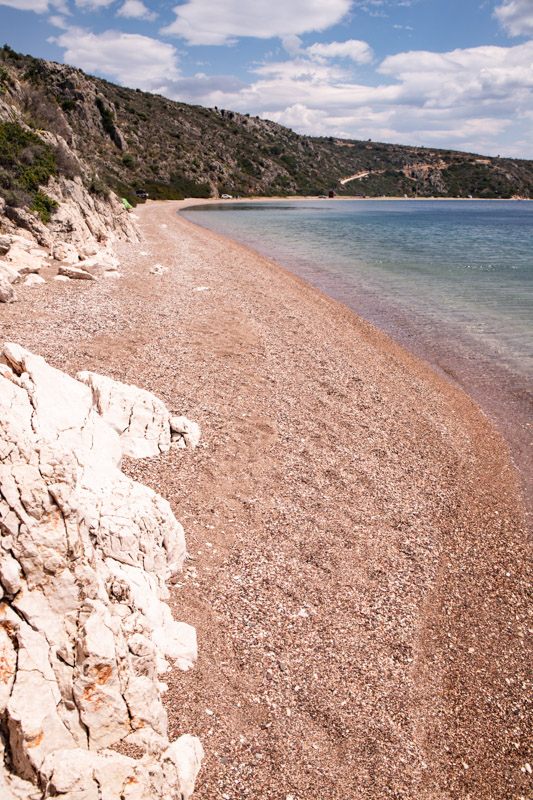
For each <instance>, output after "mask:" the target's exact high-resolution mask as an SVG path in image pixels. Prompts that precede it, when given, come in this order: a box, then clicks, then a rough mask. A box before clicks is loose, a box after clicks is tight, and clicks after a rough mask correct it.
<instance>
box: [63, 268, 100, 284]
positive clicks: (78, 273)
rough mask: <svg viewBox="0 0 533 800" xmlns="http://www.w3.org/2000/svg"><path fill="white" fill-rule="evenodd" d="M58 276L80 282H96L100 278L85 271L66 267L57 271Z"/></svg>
mask: <svg viewBox="0 0 533 800" xmlns="http://www.w3.org/2000/svg"><path fill="white" fill-rule="evenodd" d="M57 273H58V275H64V276H65V277H66V278H72V280H80V281H96V280H98V278H97V277H96V276H95V275H91V273H90V272H86V271H85V270H84V269H78V268H77V267H66V266H61V267H59V269H58V270H57Z"/></svg>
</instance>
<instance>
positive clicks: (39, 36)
mask: <svg viewBox="0 0 533 800" xmlns="http://www.w3.org/2000/svg"><path fill="white" fill-rule="evenodd" d="M0 26H1V30H2V34H1V35H0V39H3V42H7V43H8V44H9V45H10V46H11V47H13V48H14V49H15V50H18V51H20V52H23V53H30V54H31V55H34V56H39V57H42V58H47V59H51V60H53V61H59V62H65V63H69V64H72V65H74V66H78V67H81V68H82V69H84V70H85V71H87V72H89V73H91V74H94V75H100V76H101V77H104V78H107V79H108V80H110V81H113V82H115V83H119V84H122V85H125V86H131V87H134V88H141V89H144V90H146V91H152V92H156V93H159V94H163V95H165V96H166V97H169V98H171V99H174V100H181V101H184V102H188V103H198V104H200V105H204V106H209V107H212V106H215V105H216V106H218V107H219V108H226V109H232V110H234V111H241V112H243V113H249V114H252V115H258V116H261V117H265V118H268V119H273V120H276V121H277V122H280V123H282V124H284V125H288V126H289V127H291V128H293V129H294V130H296V131H298V132H300V133H306V134H311V135H326V136H341V137H345V138H349V137H353V138H357V139H373V140H375V141H386V142H397V143H402V144H413V145H424V146H428V147H444V148H454V149H459V150H470V151H475V152H478V153H486V154H491V155H498V154H501V155H507V156H515V157H519V158H533V0H181V1H180V2H176V0H170V1H169V2H163V3H156V2H153V0H0Z"/></svg>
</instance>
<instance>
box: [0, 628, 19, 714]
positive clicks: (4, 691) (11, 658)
mask: <svg viewBox="0 0 533 800" xmlns="http://www.w3.org/2000/svg"><path fill="white" fill-rule="evenodd" d="M16 666H17V652H16V650H15V647H14V645H13V642H12V641H11V639H10V638H9V635H8V633H7V631H6V630H5V628H0V716H1V715H3V713H4V711H5V710H6V706H7V701H8V700H9V696H10V694H11V689H12V688H13V684H14V682H15V670H16Z"/></svg>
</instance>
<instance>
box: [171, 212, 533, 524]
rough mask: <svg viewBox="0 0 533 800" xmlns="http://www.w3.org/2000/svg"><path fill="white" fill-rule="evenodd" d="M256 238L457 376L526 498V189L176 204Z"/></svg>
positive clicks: (531, 402) (529, 341)
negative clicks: (499, 439)
mask: <svg viewBox="0 0 533 800" xmlns="http://www.w3.org/2000/svg"><path fill="white" fill-rule="evenodd" d="M181 213H182V214H183V216H184V217H186V218H187V219H188V220H190V221H191V222H194V223H196V224H199V225H201V226H203V227H206V228H208V229H210V230H212V231H215V232H217V233H220V234H222V235H224V236H228V237H229V238H231V239H234V240H235V241H238V242H240V243H242V244H245V245H247V246H248V247H251V248H253V249H254V250H255V251H257V252H259V253H261V254H263V255H265V256H267V257H268V258H270V259H272V260H273V261H275V262H277V263H278V264H281V265H282V266H284V267H286V268H287V269H289V270H291V271H292V272H294V273H295V274H297V275H298V276H300V277H301V278H303V279H305V280H306V281H308V282H309V283H311V284H312V285H313V286H315V287H317V288H318V289H320V290H321V291H323V292H324V293H326V294H327V295H329V296H330V297H332V298H334V299H336V300H339V301H340V302H342V303H344V304H345V305H346V306H348V307H349V308H351V309H353V310H354V311H355V312H356V313H357V314H359V315H360V316H362V317H364V318H365V319H367V320H368V321H370V322H372V323H373V324H375V325H376V326H377V327H379V328H381V329H382V330H384V331H385V332H386V333H388V334H389V335H390V336H391V337H392V338H393V339H394V340H395V341H397V342H398V343H399V344H400V345H402V346H403V347H404V348H406V349H407V350H409V351H410V352H412V353H413V354H414V355H416V356H418V357H420V358H422V359H423V360H425V361H426V362H428V363H429V364H430V365H431V366H433V367H434V368H435V369H436V370H437V371H439V372H441V373H442V374H443V375H445V376H446V377H447V378H448V379H449V380H451V381H453V382H455V383H456V384H458V385H459V386H461V387H462V388H463V389H464V390H465V391H466V392H467V393H469V394H470V395H471V396H472V397H473V399H474V400H475V401H476V402H477V403H478V404H479V405H480V407H481V408H482V410H483V411H484V412H485V413H486V414H487V415H488V416H489V417H491V418H492V420H493V421H494V422H495V424H496V426H497V427H498V428H499V430H500V431H501V433H502V434H503V436H504V438H505V439H506V440H507V443H508V445H509V446H510V450H511V455H512V458H513V459H514V461H515V463H516V465H517V467H518V468H519V470H520V472H521V474H522V478H523V479H524V490H525V493H526V499H527V500H528V501H529V502H528V506H529V507H530V511H531V510H533V507H532V504H533V496H532V490H533V201H527V200H411V199H405V200H401V199H397V200H396V199H394V200H392V199H383V200H381V199H376V200H363V199H361V200H349V199H340V198H336V199H332V200H329V199H323V200H276V201H259V202H253V203H250V202H245V201H240V202H239V203H233V202H228V201H226V202H221V203H213V204H209V205H205V206H194V207H192V208H188V209H186V210H185V211H183V212H181Z"/></svg>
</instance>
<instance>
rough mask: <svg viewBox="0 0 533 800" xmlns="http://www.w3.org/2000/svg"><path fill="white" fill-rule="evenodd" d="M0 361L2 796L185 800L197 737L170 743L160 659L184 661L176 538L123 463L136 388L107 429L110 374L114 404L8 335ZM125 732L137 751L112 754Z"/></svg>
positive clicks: (181, 551) (135, 429)
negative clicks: (174, 600)
mask: <svg viewBox="0 0 533 800" xmlns="http://www.w3.org/2000/svg"><path fill="white" fill-rule="evenodd" d="M0 356H1V363H0V795H1V796H2V798H4V797H5V798H8V799H9V800H12V799H14V798H16V799H17V800H30V798H31V799H32V800H33V798H35V799H36V800H37V798H38V799H39V800H43V799H44V798H48V797H61V798H64V800H99V799H100V798H102V797H104V796H105V797H106V798H108V799H109V800H115V798H116V800H122V798H124V800H149V799H150V800H152V798H155V797H157V798H161V799H162V800H184V799H186V798H188V797H189V796H190V794H191V792H192V790H193V787H194V781H195V778H196V775H197V772H198V769H199V766H200V761H201V758H202V747H201V744H200V742H199V741H198V740H197V739H195V738H194V737H192V736H189V735H184V736H182V737H181V738H179V739H178V740H177V741H175V742H173V743H172V744H170V743H169V741H168V738H167V720H166V714H165V710H164V707H163V705H162V702H161V693H160V684H159V676H160V675H161V674H162V673H163V672H164V671H165V670H166V669H167V668H168V666H169V659H171V660H173V661H174V662H175V663H176V664H177V665H178V666H179V667H181V668H183V669H187V668H189V667H190V666H192V664H193V662H194V660H195V656H196V637H195V631H194V629H193V628H192V627H191V626H189V625H187V624H186V623H182V622H176V621H175V620H174V619H173V618H172V615H171V612H170V609H169V607H168V605H167V604H166V603H165V602H164V600H165V598H166V597H167V596H168V590H167V587H166V581H167V580H168V578H170V577H172V576H173V575H174V574H176V573H177V571H178V570H179V569H180V568H181V565H182V562H183V559H184V557H185V542H184V533H183V529H182V527H181V525H180V524H179V523H178V522H177V520H176V519H175V518H174V516H173V514H172V511H171V509H170V506H169V504H168V502H167V501H166V500H164V499H163V498H162V497H161V496H159V495H157V494H156V493H155V492H153V491H152V490H151V489H149V488H148V487H145V486H142V485H141V484H139V483H136V482H134V481H132V480H131V479H129V478H127V477H126V476H125V475H124V474H123V473H122V472H121V470H120V462H121V457H122V453H123V449H124V446H125V444H127V442H128V437H130V439H131V440H132V441H136V442H138V441H140V439H141V431H142V429H143V425H144V421H143V420H144V417H143V414H144V412H145V410H146V408H147V406H146V403H147V398H146V397H145V395H147V394H148V393H143V392H142V390H139V389H137V390H136V391H137V393H138V394H136V393H135V392H134V391H133V390H135V389H136V387H126V388H128V389H130V390H131V391H130V395H131V396H132V397H134V400H133V401H132V403H131V404H130V412H132V413H131V423H130V425H129V426H127V428H126V429H124V430H123V431H121V435H119V432H117V429H120V428H121V426H122V421H121V417H120V413H118V409H119V408H120V407H122V406H124V407H125V406H126V402H125V401H124V403H123V402H122V399H121V400H120V402H119V401H118V400H117V399H116V398H123V397H124V389H123V385H122V384H118V385H116V398H114V396H113V395H114V392H113V390H112V386H111V384H113V383H114V382H113V381H109V379H103V384H101V383H100V381H99V380H98V378H100V377H101V376H96V375H94V374H93V373H88V374H87V373H85V374H84V380H86V383H87V384H88V385H86V383H83V382H81V381H79V380H75V379H74V378H71V377H69V376H68V375H66V374H64V373H62V372H60V371H59V370H56V369H54V368H52V367H50V366H49V365H48V364H47V363H46V362H45V361H44V359H42V358H41V357H40V356H35V355H32V354H31V353H29V352H28V351H26V350H24V349H23V348H21V347H19V346H17V345H12V344H10V345H4V347H3V348H2V350H1V351H0ZM102 386H103V388H102ZM95 387H99V388H95ZM126 394H127V393H126ZM99 397H100V401H99V400H98V398H99ZM102 397H103V398H105V399H104V400H102V399H101V398H102ZM135 398H136V399H135ZM139 398H141V399H139ZM99 402H100V406H99V405H98V403H99ZM159 403H160V401H158V400H157V398H153V400H152V408H159V407H160V406H159ZM161 405H162V404H161ZM163 408H164V406H163ZM167 413H168V412H167ZM155 427H157V426H154V425H152V426H150V425H149V424H148V425H146V426H145V428H146V430H147V431H150V432H152V430H155ZM168 430H170V425H169V426H168ZM124 434H126V435H124ZM150 435H151V433H150ZM122 437H123V438H122ZM169 438H170V434H169ZM155 441H159V440H158V439H152V444H151V447H155V445H154V444H153V442H155ZM166 441H167V440H166V439H165V442H166ZM157 446H158V448H159V444H158V445H157ZM135 449H137V450H139V449H142V448H140V447H134V448H133V450H135ZM159 449H161V448H159ZM124 741H125V742H126V743H134V744H137V745H138V746H140V747H141V748H142V750H143V752H144V755H143V756H142V758H140V759H133V758H130V757H128V756H126V755H122V754H121V753H119V752H116V750H111V749H109V748H110V747H116V746H117V745H118V744H119V743H121V742H124ZM104 789H105V790H104Z"/></svg>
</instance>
